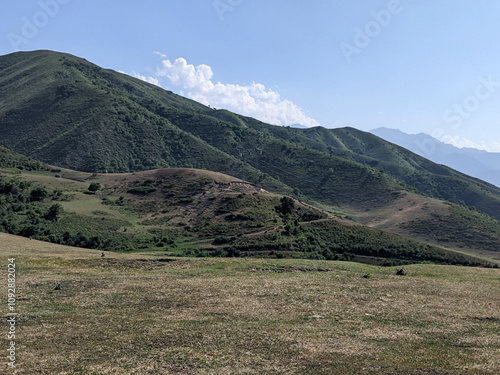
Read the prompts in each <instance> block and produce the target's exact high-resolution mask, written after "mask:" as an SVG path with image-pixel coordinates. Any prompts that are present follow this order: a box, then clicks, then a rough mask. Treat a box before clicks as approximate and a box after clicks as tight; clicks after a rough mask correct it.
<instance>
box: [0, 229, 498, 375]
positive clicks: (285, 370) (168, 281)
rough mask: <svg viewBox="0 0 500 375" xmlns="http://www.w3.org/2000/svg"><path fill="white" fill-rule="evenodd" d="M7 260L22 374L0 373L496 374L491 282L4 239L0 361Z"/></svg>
mask: <svg viewBox="0 0 500 375" xmlns="http://www.w3.org/2000/svg"><path fill="white" fill-rule="evenodd" d="M12 257H15V259H16V267H17V278H16V280H17V290H16V292H17V293H16V294H17V295H16V298H17V305H16V308H17V312H18V313H19V316H18V322H17V327H16V328H17V331H16V347H17V353H16V355H17V357H16V360H17V367H16V371H12V370H11V369H10V368H8V366H7V358H6V355H4V356H3V359H2V363H1V365H0V372H2V373H6V374H7V373H16V374H495V375H496V374H498V373H499V371H500V324H499V322H500V309H499V306H500V271H499V270H498V269H483V268H468V267H454V266H437V265H422V264H420V265H413V266H406V267H405V271H406V273H407V275H406V276H397V275H396V268H394V267H392V268H379V267H375V266H368V265H363V264H358V263H349V262H332V261H329V262H326V261H306V260H291V259H284V260H263V259H249V258H245V259H231V258H222V259H221V258H216V259H214V258H165V257H161V256H158V253H156V254H155V255H153V254H151V255H149V254H147V253H136V254H113V253H109V252H107V253H106V255H105V257H101V252H100V251H93V250H85V249H76V248H70V247H64V246H59V245H53V244H48V243H44V242H38V241H35V240H29V239H25V238H21V237H14V236H10V235H6V234H2V233H0V259H1V262H0V263H1V264H2V270H3V271H2V273H3V275H4V276H2V279H3V280H4V282H3V283H2V284H1V285H0V293H1V294H2V296H4V297H2V301H4V302H3V303H2V305H3V306H2V322H3V324H2V326H3V327H4V332H5V334H4V335H3V336H4V337H3V340H2V342H3V343H4V346H5V349H7V348H8V346H7V344H8V341H7V337H6V336H7V330H8V325H7V322H6V319H7V318H6V314H7V312H8V310H7V302H6V293H7V285H6V281H5V280H6V274H7V259H8V258H12ZM57 283H61V285H62V287H63V289H62V290H60V291H57V290H54V286H55V285H56V284H57ZM5 352H6V351H5Z"/></svg>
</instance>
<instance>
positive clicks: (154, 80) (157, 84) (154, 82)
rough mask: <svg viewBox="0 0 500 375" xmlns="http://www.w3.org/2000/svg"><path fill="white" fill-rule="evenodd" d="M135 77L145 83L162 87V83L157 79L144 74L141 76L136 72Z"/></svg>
mask: <svg viewBox="0 0 500 375" xmlns="http://www.w3.org/2000/svg"><path fill="white" fill-rule="evenodd" d="M134 77H135V78H139V79H141V80H143V81H145V82H148V83H152V84H153V85H156V86H160V81H158V79H157V78H155V77H151V76H149V77H146V76H143V75H142V74H139V73H136V72H134Z"/></svg>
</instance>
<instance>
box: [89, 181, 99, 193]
mask: <svg viewBox="0 0 500 375" xmlns="http://www.w3.org/2000/svg"><path fill="white" fill-rule="evenodd" d="M100 189H101V184H100V183H99V182H91V183H90V186H89V191H90V192H92V193H94V194H95V192H96V191H97V190H100Z"/></svg>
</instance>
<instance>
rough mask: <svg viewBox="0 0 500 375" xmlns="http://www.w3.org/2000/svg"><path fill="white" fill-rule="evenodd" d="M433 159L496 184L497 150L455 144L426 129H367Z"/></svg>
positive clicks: (499, 173) (498, 178) (499, 158)
mask: <svg viewBox="0 0 500 375" xmlns="http://www.w3.org/2000/svg"><path fill="white" fill-rule="evenodd" d="M370 132H371V133H373V134H375V135H378V136H380V137H381V138H383V139H385V140H387V141H389V142H392V143H395V144H397V145H399V146H402V147H404V148H406V149H408V150H410V151H412V152H415V153H416V154H418V155H420V156H423V157H425V158H427V159H430V160H432V161H434V162H435V163H439V164H444V165H447V166H449V167H451V168H453V169H456V170H458V171H460V172H462V173H465V174H468V175H470V176H473V177H476V178H479V179H481V180H484V181H486V182H489V183H491V184H494V185H495V186H497V187H498V186H500V167H499V165H500V153H498V152H487V151H484V150H478V149H475V148H466V147H464V148H458V147H455V146H453V145H450V144H447V143H444V142H442V141H439V140H438V139H436V138H434V137H431V136H430V135H428V134H426V133H419V134H407V133H404V132H402V131H400V130H396V129H388V128H378V129H374V130H371V131H370Z"/></svg>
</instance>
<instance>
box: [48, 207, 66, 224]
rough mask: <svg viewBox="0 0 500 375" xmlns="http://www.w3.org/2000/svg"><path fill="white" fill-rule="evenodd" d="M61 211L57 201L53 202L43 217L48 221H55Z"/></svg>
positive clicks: (61, 208)
mask: <svg viewBox="0 0 500 375" xmlns="http://www.w3.org/2000/svg"><path fill="white" fill-rule="evenodd" d="M62 212H63V206H61V205H60V204H59V203H56V204H53V205H52V206H50V208H49V211H48V212H47V214H46V215H45V218H46V219H47V220H50V221H57V220H58V219H59V215H61V213H62Z"/></svg>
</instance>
